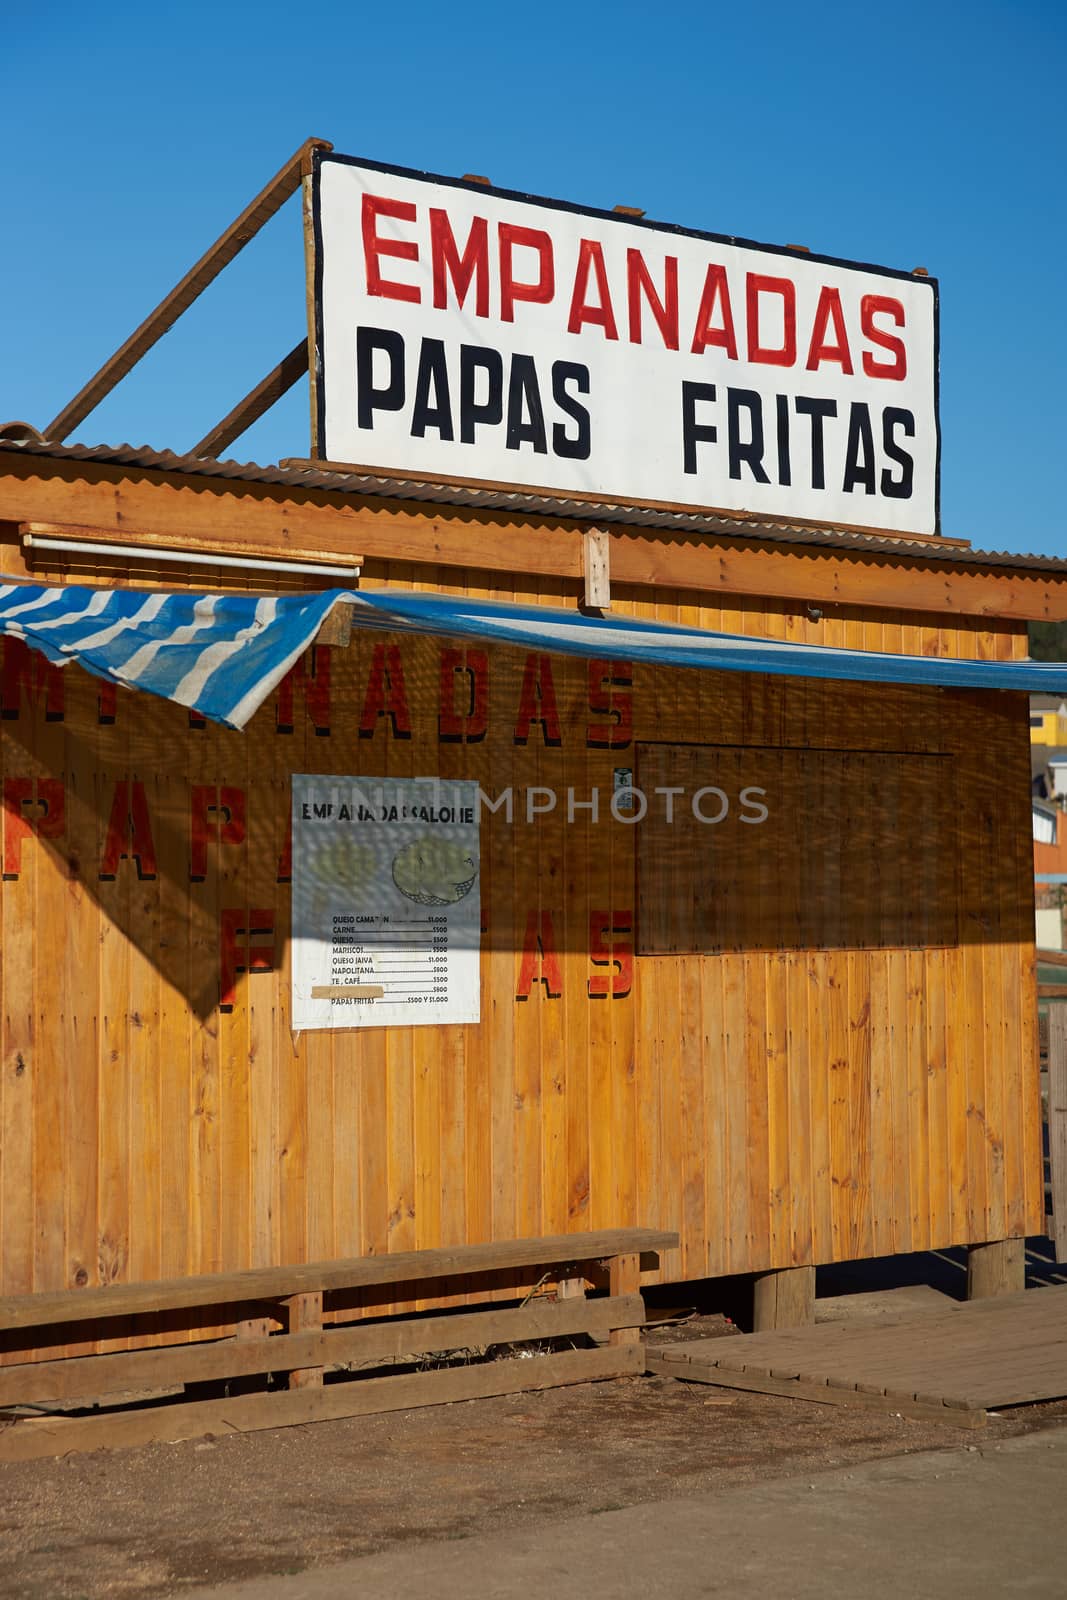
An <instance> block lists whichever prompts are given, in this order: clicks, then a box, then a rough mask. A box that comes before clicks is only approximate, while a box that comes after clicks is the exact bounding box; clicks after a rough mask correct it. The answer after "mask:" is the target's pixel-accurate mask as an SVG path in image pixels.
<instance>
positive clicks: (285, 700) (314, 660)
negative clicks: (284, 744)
mask: <svg viewBox="0 0 1067 1600" xmlns="http://www.w3.org/2000/svg"><path fill="white" fill-rule="evenodd" d="M332 659H333V652H332V650H331V648H330V646H329V645H325V644H323V645H315V646H313V648H312V649H311V651H310V652H309V658H308V663H307V667H306V668H305V665H304V662H303V661H298V662H297V664H296V666H295V667H293V668H292V669H291V670H290V671H289V672H287V673H286V674H285V677H284V678H283V679H282V681H281V683H280V684H279V685H278V703H277V706H276V708H275V713H274V720H275V727H276V728H277V731H278V732H279V733H292V731H293V729H294V727H295V726H296V718H295V714H294V702H295V700H296V691H297V689H299V690H300V692H301V694H302V695H303V697H304V706H305V708H306V710H307V714H308V716H309V717H310V718H311V726H312V727H313V728H314V730H315V733H316V734H317V735H318V737H319V738H322V739H324V738H326V737H327V736H328V735H329V732H330V670H331V664H332Z"/></svg>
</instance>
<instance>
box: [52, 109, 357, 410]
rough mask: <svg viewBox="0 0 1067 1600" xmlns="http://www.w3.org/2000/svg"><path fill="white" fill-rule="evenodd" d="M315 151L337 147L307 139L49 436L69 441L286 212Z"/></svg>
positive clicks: (72, 404) (71, 405)
mask: <svg viewBox="0 0 1067 1600" xmlns="http://www.w3.org/2000/svg"><path fill="white" fill-rule="evenodd" d="M316 148H317V149H321V150H332V149H333V145H332V144H330V143H329V141H328V140H326V139H307V140H305V142H304V143H303V144H302V145H301V146H300V149H299V150H298V151H297V152H296V154H295V155H293V156H291V157H290V158H289V160H288V161H287V162H286V163H285V166H284V167H282V168H281V170H280V171H279V172H277V173H275V175H274V177H273V178H272V179H271V180H270V182H269V183H268V184H267V186H266V188H265V189H262V190H261V191H260V193H259V194H257V195H256V198H255V199H254V200H253V201H251V202H250V204H249V205H247V206H246V207H245V209H244V210H243V211H242V212H241V215H240V216H239V217H238V218H237V220H236V222H232V223H231V224H230V226H229V227H228V228H227V229H226V232H225V233H224V234H222V236H221V237H220V238H218V239H216V241H215V243H214V244H213V245H212V246H211V249H210V250H208V251H207V252H206V253H205V254H204V255H202V256H201V257H200V260H199V261H198V262H197V263H196V266H195V267H192V268H190V270H189V271H188V272H187V273H186V274H185V277H184V278H183V279H182V281H181V282H180V283H179V284H178V285H177V287H176V288H174V289H172V290H171V292H170V294H168V295H167V297H166V299H165V300H162V301H160V303H159V305H158V306H157V307H156V309H155V310H154V311H153V312H152V313H151V315H150V316H147V317H146V318H145V320H144V321H143V322H142V323H141V326H140V327H139V328H138V329H137V330H136V332H134V333H131V335H130V337H129V338H128V339H127V340H126V343H125V344H124V345H122V346H121V348H120V349H118V350H116V351H115V354H114V355H113V356H111V357H109V359H108V360H107V361H105V362H104V365H103V366H102V367H101V368H100V371H99V372H98V373H96V375H95V376H94V377H92V378H90V380H89V382H88V383H87V384H86V385H85V388H84V389H82V390H81V391H80V392H79V393H78V394H76V395H75V396H74V399H73V400H72V401H71V402H70V403H69V405H66V406H64V407H63V410H62V411H61V412H60V413H59V415H58V417H53V419H52V421H51V422H50V423H49V424H48V427H47V428H46V429H45V438H47V439H57V440H58V439H65V438H66V437H67V434H68V433H71V432H72V431H73V430H74V429H75V428H76V427H77V426H78V424H79V423H81V422H84V420H85V418H86V417H87V416H88V415H89V413H90V411H95V409H96V407H97V406H98V405H99V404H100V402H101V400H103V399H105V398H106V396H107V395H109V394H110V393H111V391H112V389H113V388H114V387H115V385H116V384H117V383H118V382H119V381H120V380H121V379H122V378H124V377H125V376H126V374H127V372H129V371H130V368H131V367H134V366H136V365H137V363H138V361H140V359H141V357H142V356H143V355H145V353H146V352H147V351H149V350H151V348H152V346H153V345H154V344H156V343H157V342H158V340H160V339H161V338H162V337H163V335H164V334H165V333H166V331H167V329H168V328H171V327H173V326H174V324H175V322H177V320H178V318H179V317H180V316H181V315H182V313H183V312H184V311H187V310H188V309H189V307H190V306H191V305H192V303H193V301H194V300H196V299H197V297H198V296H199V295H201V294H203V292H204V290H205V289H206V288H207V286H208V284H209V283H213V282H214V280H215V279H216V278H217V277H218V275H219V273H220V272H221V271H222V270H223V268H224V267H228V266H229V264H230V262H231V261H232V260H233V258H234V257H235V256H236V255H237V254H238V253H239V252H240V251H241V250H243V249H244V247H245V245H246V244H247V243H248V241H249V239H252V238H254V237H255V235H256V234H257V233H258V232H259V230H260V228H262V226H263V224H264V223H265V222H268V221H269V220H270V218H271V217H273V215H274V213H275V212H276V211H279V210H280V209H281V207H282V206H283V205H284V204H285V202H286V200H288V198H289V196H290V195H291V194H295V193H296V191H297V189H298V188H299V187H300V181H301V176H302V174H303V172H304V169H305V166H306V165H307V161H308V158H309V155H310V152H311V151H312V150H313V149H316Z"/></svg>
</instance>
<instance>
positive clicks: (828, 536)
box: [0, 439, 1067, 575]
mask: <svg viewBox="0 0 1067 1600" xmlns="http://www.w3.org/2000/svg"><path fill="white" fill-rule="evenodd" d="M6 452H12V453H15V454H18V455H30V456H44V457H47V458H49V459H51V460H59V461H92V462H99V463H100V464H101V465H105V466H123V467H141V468H145V469H147V470H155V471H160V472H181V473H188V474H189V475H191V476H195V477H201V478H223V479H227V480H230V481H233V482H240V483H259V484H268V485H277V486H278V487H283V488H289V489H326V490H330V491H331V492H333V493H335V494H351V495H359V496H362V497H366V498H370V499H382V500H416V501H423V502H426V503H429V504H433V505H451V506H463V507H467V508H470V509H475V510H481V511H507V512H513V513H519V514H522V515H526V516H540V517H557V518H559V517H562V518H565V519H566V520H568V521H573V522H609V523H611V524H612V525H613V526H616V527H619V526H622V527H634V528H659V529H662V530H663V531H665V532H678V533H692V534H720V535H726V536H728V537H729V538H731V539H755V540H759V541H762V542H771V543H776V544H790V545H803V546H805V547H808V548H812V547H814V548H822V549H829V550H851V551H865V552H867V553H872V552H873V553H875V554H878V555H886V556H897V557H905V558H907V559H909V560H912V561H914V560H917V559H920V560H924V561H926V560H929V561H940V562H945V561H947V562H953V563H962V564H964V565H967V566H981V567H1009V568H1020V569H1026V570H1029V571H1036V572H1049V573H1056V574H1057V575H1064V574H1067V559H1064V558H1061V557H1058V556H1045V555H1017V554H1015V553H1014V552H1012V551H1008V550H1004V551H990V550H970V549H964V548H961V547H960V546H959V545H954V544H951V543H949V542H946V543H945V544H940V543H939V542H938V541H936V540H934V539H906V538H900V537H896V538H883V537H881V536H879V535H878V534H869V533H853V532H849V531H847V530H845V529H832V528H827V529H819V528H807V527H800V526H798V525H796V524H792V523H779V522H757V521H754V520H751V519H748V518H746V519H745V520H744V521H741V520H738V519H736V518H731V517H723V516H714V515H711V514H707V513H702V512H686V511H663V510H655V509H653V508H651V507H644V508H642V507H639V506H629V505H619V504H617V503H616V502H613V501H598V502H593V501H589V500H568V499H567V498H566V497H564V496H556V495H540V494H536V493H530V492H528V491H522V490H506V489H476V488H471V487H469V486H466V485H459V484H454V483H424V482H421V481H417V480H415V479H411V478H396V477H390V476H389V475H387V474H377V473H369V472H339V471H336V470H330V471H322V470H320V469H318V468H315V467H264V466H259V465H257V464H256V463H255V462H240V461H214V460H208V459H205V458H204V457H201V456H191V455H176V454H175V453H174V451H172V450H153V449H150V448H149V446H147V445H132V444H118V445H105V444H101V445H82V444H73V445H66V444H57V443H53V442H52V441H51V440H45V441H43V442H37V441H36V440H17V441H13V440H7V439H3V440H0V453H6Z"/></svg>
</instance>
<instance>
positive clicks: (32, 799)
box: [3, 778, 67, 878]
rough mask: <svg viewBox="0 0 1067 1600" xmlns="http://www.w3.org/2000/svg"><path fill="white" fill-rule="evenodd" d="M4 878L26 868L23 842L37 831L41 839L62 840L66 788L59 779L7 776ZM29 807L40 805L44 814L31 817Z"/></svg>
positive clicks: (65, 814)
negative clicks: (23, 866) (28, 813)
mask: <svg viewBox="0 0 1067 1600" xmlns="http://www.w3.org/2000/svg"><path fill="white" fill-rule="evenodd" d="M3 793H4V877H5V878H17V877H18V875H19V873H20V872H21V871H22V841H23V840H24V839H27V838H29V836H30V834H31V833H36V834H37V836H38V837H39V838H41V839H58V838H59V837H60V835H61V834H62V833H63V832H64V830H65V829H66V826H67V802H66V791H65V790H64V788H63V783H62V780H61V779H59V778H5V779H4V790H3ZM27 806H39V807H40V815H39V816H36V817H28V816H27V815H26V809H25V808H26V807H27Z"/></svg>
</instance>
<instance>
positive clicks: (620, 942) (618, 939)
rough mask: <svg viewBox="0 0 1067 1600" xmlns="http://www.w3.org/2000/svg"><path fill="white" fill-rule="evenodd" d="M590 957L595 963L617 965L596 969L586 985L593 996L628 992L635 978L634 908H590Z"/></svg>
mask: <svg viewBox="0 0 1067 1600" xmlns="http://www.w3.org/2000/svg"><path fill="white" fill-rule="evenodd" d="M589 959H590V961H591V962H592V963H593V965H594V966H595V967H610V966H614V967H616V968H617V969H618V970H617V971H616V972H612V973H597V974H596V975H595V976H594V977H591V978H590V979H589V982H588V983H587V985H586V990H587V993H588V994H589V996H590V998H591V999H594V1000H595V999H598V998H599V999H604V998H605V997H606V996H607V995H613V996H615V998H616V999H618V998H619V997H620V996H621V995H625V994H629V993H630V990H631V989H632V988H633V981H634V948H633V912H632V911H590V913H589Z"/></svg>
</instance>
